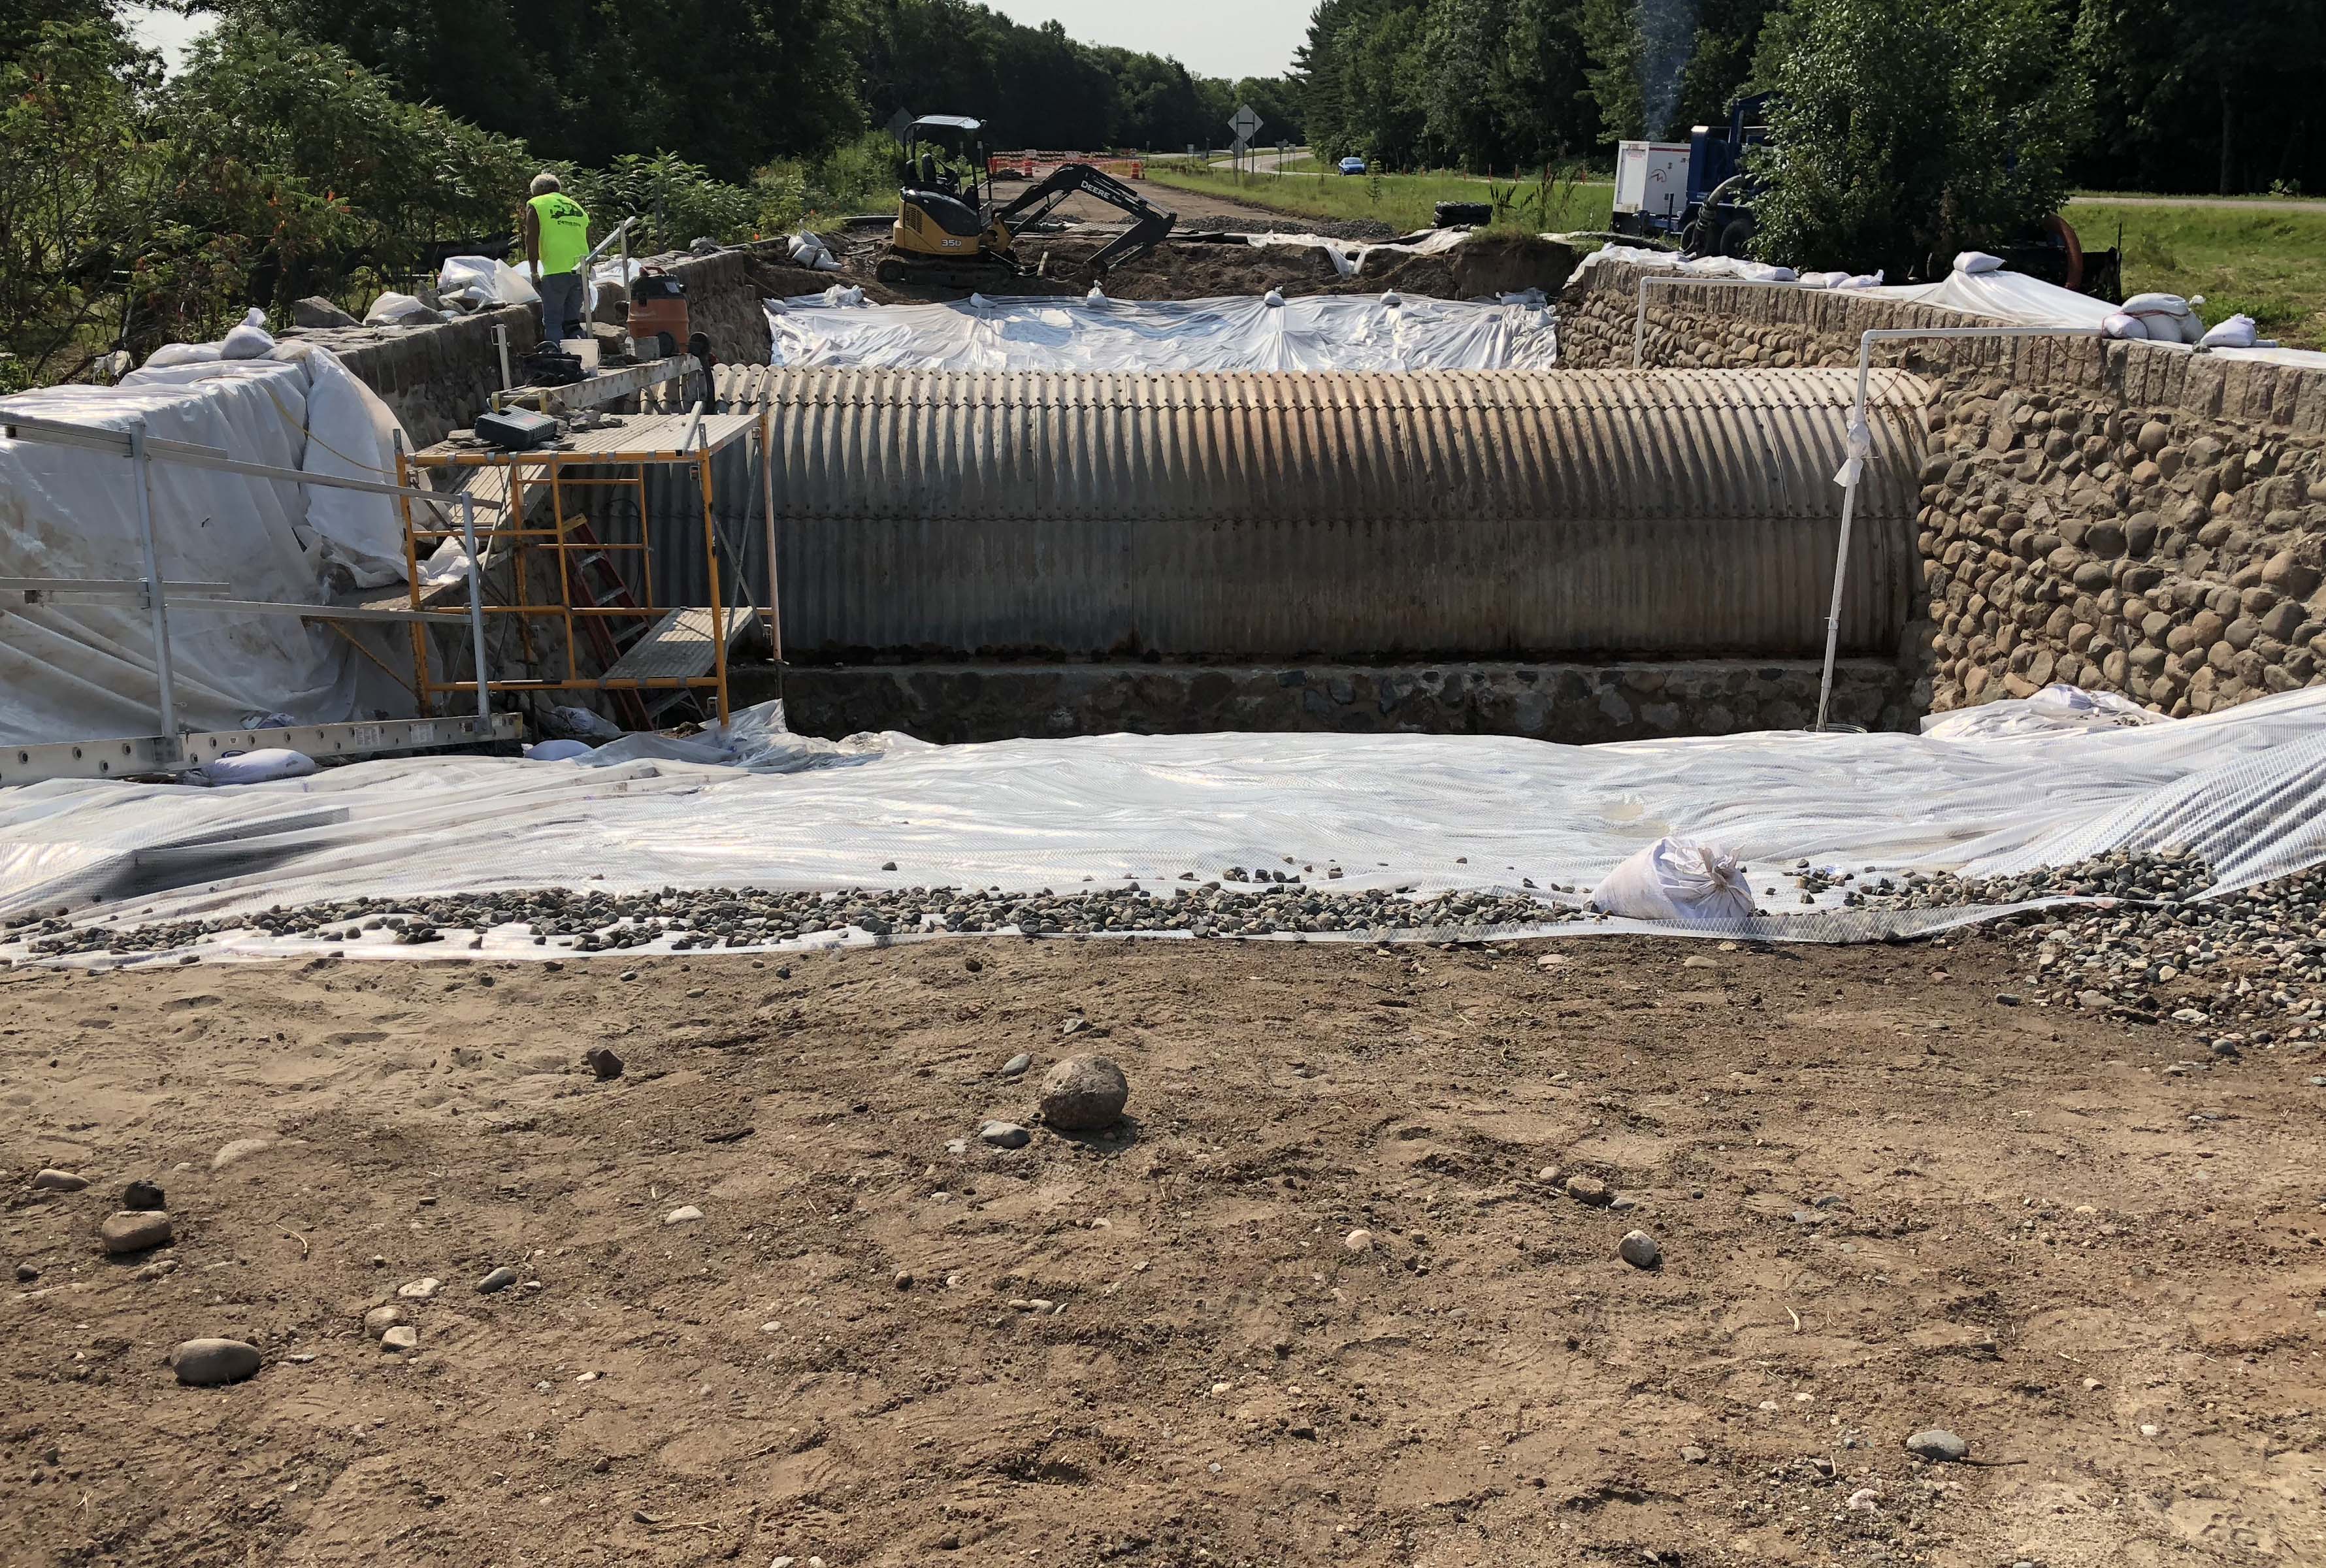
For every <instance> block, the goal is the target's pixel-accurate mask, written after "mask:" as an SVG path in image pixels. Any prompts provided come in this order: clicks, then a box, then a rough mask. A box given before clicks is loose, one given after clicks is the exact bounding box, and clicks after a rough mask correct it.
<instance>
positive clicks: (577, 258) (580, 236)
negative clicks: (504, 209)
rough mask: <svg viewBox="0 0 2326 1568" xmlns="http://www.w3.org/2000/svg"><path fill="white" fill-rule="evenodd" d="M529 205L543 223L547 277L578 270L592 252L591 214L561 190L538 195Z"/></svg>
mask: <svg viewBox="0 0 2326 1568" xmlns="http://www.w3.org/2000/svg"><path fill="white" fill-rule="evenodd" d="M526 206H527V207H530V208H532V209H533V213H534V216H535V218H538V219H539V220H540V222H541V238H540V241H539V246H540V251H541V272H542V275H543V276H544V277H555V276H556V275H557V274H560V273H570V272H574V271H577V270H578V269H579V268H580V267H581V258H582V257H583V256H585V255H589V254H590V215H589V214H588V213H586V212H584V211H582V210H581V203H580V202H578V201H576V200H574V199H572V197H570V196H568V195H566V194H565V193H564V192H563V191H562V190H552V191H549V192H548V193H547V194H545V195H541V196H535V197H534V198H532V199H530V200H528V201H527V202H526Z"/></svg>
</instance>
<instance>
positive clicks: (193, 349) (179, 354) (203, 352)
mask: <svg viewBox="0 0 2326 1568" xmlns="http://www.w3.org/2000/svg"><path fill="white" fill-rule="evenodd" d="M224 357H225V356H224V355H222V354H220V353H219V346H218V345H217V344H215V343H164V344H163V345H162V346H161V347H160V348H156V349H154V352H152V353H151V354H148V355H147V356H145V363H144V365H143V366H140V368H141V369H145V370H174V369H176V368H177V367H178V366H181V365H215V364H217V363H218V362H219V360H220V359H222V358H224Z"/></svg>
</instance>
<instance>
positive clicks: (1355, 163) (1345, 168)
mask: <svg viewBox="0 0 2326 1568" xmlns="http://www.w3.org/2000/svg"><path fill="white" fill-rule="evenodd" d="M1341 172H1342V173H1344V174H1362V173H1363V172H1365V161H1364V160H1363V158H1344V159H1342V160H1341Z"/></svg>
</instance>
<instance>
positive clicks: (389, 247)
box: [154, 20, 538, 304]
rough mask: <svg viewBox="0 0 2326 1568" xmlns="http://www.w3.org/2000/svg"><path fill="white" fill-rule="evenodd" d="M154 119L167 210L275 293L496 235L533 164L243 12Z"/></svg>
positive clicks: (418, 259)
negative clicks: (241, 261)
mask: <svg viewBox="0 0 2326 1568" xmlns="http://www.w3.org/2000/svg"><path fill="white" fill-rule="evenodd" d="M154 124H155V127H156V129H157V131H158V132H159V133H160V135H161V136H162V137H163V139H164V140H165V141H166V144H167V153H166V160H165V162H166V167H167V170H168V172H169V175H170V179H171V182H172V191H171V200H172V209H173V216H174V217H175V218H177V219H178V220H179V221H181V222H182V223H184V224H185V225H187V226H188V227H191V228H194V229H197V230H199V231H200V232H203V233H207V234H212V235H221V236H231V237H234V238H235V240H236V242H237V246H238V247H239V249H240V252H241V254H242V255H244V256H245V257H246V258H247V261H248V263H249V264H250V265H251V267H252V268H253V275H252V293H253V297H254V298H255V299H256V300H259V301H261V302H274V303H276V304H282V303H287V302H289V301H291V300H293V299H296V298H298V297H299V296H301V295H302V294H307V293H312V292H333V291H334V290H336V289H337V288H338V287H339V286H340V284H341V283H343V282H344V281H345V280H346V279H347V278H348V277H349V275H350V274H351V273H352V272H353V271H354V270H355V269H357V268H358V267H370V268H374V269H399V270H400V269H406V268H410V267H413V266H416V265H418V264H421V263H422V262H423V260H424V259H425V256H426V253H427V252H428V250H429V248H430V246H432V244H433V242H436V241H441V240H451V239H475V240H491V239H494V238H497V237H505V236H507V234H509V233H510V232H511V229H512V228H513V227H514V225H515V222H516V209H517V204H518V202H519V201H520V200H522V199H523V192H524V190H525V185H526V181H528V180H529V179H530V178H531V176H532V174H533V172H535V169H536V168H537V167H538V165H537V164H536V163H535V161H534V159H533V156H532V154H531V153H528V152H527V150H526V148H525V146H524V145H523V144H520V143H517V142H516V141H513V140H511V139H509V138H507V137H505V136H496V135H492V134H490V133H488V132H485V131H480V130H479V129H478V128H477V127H476V126H474V125H468V124H466V123H464V122H463V121H461V120H460V119H457V118H455V117H454V116H451V115H450V114H448V113H446V112H445V111H444V110H442V109H440V108H436V107H431V106H426V105H421V104H414V103H409V102H406V101H405V100H404V99H403V98H400V97H397V96H396V95H395V92H394V91H393V90H392V88H391V86H390V84H389V83H388V82H387V80H386V79H384V78H382V77H380V76H378V75H377V74H376V73H374V72H372V71H369V70H366V69H365V68H364V67H363V66H361V65H359V64H358V63H357V62H356V61H355V60H352V59H351V58H349V55H348V53H347V51H344V50H341V49H338V48H335V47H333V46H331V45H330V44H321V43H314V42H310V41H308V40H306V39H303V38H300V37H298V36H296V35H294V34H290V33H285V32H281V31H279V30H277V29H275V28H273V27H270V26H266V25H265V24H262V23H251V22H244V21H239V20H229V21H228V22H226V23H222V24H221V25H220V26H219V28H217V29H216V30H215V31H214V32H211V33H209V35H207V36H206V37H204V38H203V39H202V40H201V41H200V42H199V43H197V44H196V45H195V46H194V49H193V51H192V52H191V55H190V56H189V58H188V60H187V63H186V68H185V70H184V71H183V72H182V73H181V74H180V76H179V77H178V78H177V79H175V80H173V81H172V83H171V84H170V85H169V87H168V88H166V89H164V90H163V93H162V94H161V95H160V97H159V100H158V103H157V106H156V111H155V119H154Z"/></svg>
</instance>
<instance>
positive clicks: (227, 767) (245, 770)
mask: <svg viewBox="0 0 2326 1568" xmlns="http://www.w3.org/2000/svg"><path fill="white" fill-rule="evenodd" d="M197 771H198V772H199V773H200V776H201V779H202V782H204V783H206V784H272V783H273V782H274V780H276V779H280V778H305V777H306V776H307V775H309V774H311V773H313V772H314V771H315V759H314V758H313V757H312V756H308V755H307V754H306V753H305V752H303V751H288V750H285V749H284V748H283V747H279V746H278V747H267V748H266V749H265V750H264V751H234V752H228V754H227V755H226V756H221V757H218V758H215V759H214V760H212V761H209V762H206V763H204V764H203V765H201V767H200V769H199V770H197Z"/></svg>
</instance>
